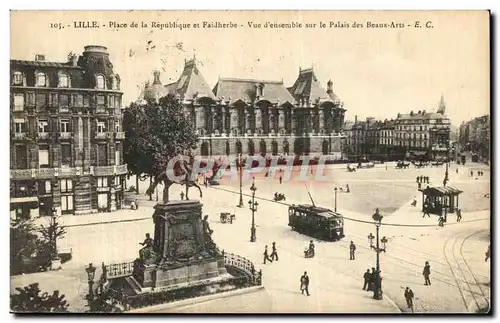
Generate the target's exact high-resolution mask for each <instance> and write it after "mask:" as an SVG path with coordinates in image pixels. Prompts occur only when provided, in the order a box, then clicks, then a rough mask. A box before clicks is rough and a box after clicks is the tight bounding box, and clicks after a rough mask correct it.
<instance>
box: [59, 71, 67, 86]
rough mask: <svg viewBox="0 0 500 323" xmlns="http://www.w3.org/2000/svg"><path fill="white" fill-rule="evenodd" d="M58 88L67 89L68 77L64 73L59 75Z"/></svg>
mask: <svg viewBox="0 0 500 323" xmlns="http://www.w3.org/2000/svg"><path fill="white" fill-rule="evenodd" d="M58 86H59V87H69V76H68V74H66V73H64V72H60V73H59V84H58Z"/></svg>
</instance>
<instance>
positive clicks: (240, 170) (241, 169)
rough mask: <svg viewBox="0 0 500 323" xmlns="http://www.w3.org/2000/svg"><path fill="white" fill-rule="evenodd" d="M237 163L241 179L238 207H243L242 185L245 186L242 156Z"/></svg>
mask: <svg viewBox="0 0 500 323" xmlns="http://www.w3.org/2000/svg"><path fill="white" fill-rule="evenodd" d="M237 163H238V165H237V166H238V176H239V179H240V202H239V203H238V207H243V189H242V185H243V183H242V182H243V158H241V154H240V155H239V156H238V160H237Z"/></svg>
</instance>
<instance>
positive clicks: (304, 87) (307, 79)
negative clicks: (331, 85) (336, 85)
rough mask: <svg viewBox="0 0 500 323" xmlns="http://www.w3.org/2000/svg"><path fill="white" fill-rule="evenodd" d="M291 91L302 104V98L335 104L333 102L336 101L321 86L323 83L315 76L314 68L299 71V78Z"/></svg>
mask: <svg viewBox="0 0 500 323" xmlns="http://www.w3.org/2000/svg"><path fill="white" fill-rule="evenodd" d="M289 91H290V93H291V94H292V95H293V96H294V97H295V99H296V100H297V101H298V102H300V99H301V98H307V97H309V98H310V100H316V99H319V101H320V102H325V101H329V102H332V103H333V101H335V100H333V99H332V98H331V97H330V96H329V95H328V94H327V93H326V90H325V89H324V88H323V87H322V86H321V83H320V82H319V80H318V78H317V77H316V75H315V74H314V70H313V69H312V68H309V69H305V70H302V69H301V70H300V71H299V77H297V80H296V81H295V83H294V84H293V86H292V87H291V88H289ZM332 93H333V92H332ZM337 99H338V97H337ZM338 101H340V100H338Z"/></svg>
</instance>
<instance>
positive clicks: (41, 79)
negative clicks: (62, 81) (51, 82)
mask: <svg viewBox="0 0 500 323" xmlns="http://www.w3.org/2000/svg"><path fill="white" fill-rule="evenodd" d="M46 81H47V77H46V76H45V74H43V73H37V74H36V86H46Z"/></svg>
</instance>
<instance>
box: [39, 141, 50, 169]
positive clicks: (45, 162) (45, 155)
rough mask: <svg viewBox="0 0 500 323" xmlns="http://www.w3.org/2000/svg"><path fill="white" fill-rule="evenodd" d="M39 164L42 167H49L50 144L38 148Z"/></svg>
mask: <svg viewBox="0 0 500 323" xmlns="http://www.w3.org/2000/svg"><path fill="white" fill-rule="evenodd" d="M38 166H39V167H40V168H48V167H49V147H48V146H40V147H39V148H38Z"/></svg>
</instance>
